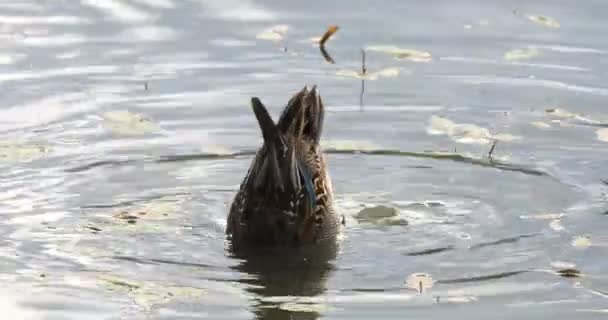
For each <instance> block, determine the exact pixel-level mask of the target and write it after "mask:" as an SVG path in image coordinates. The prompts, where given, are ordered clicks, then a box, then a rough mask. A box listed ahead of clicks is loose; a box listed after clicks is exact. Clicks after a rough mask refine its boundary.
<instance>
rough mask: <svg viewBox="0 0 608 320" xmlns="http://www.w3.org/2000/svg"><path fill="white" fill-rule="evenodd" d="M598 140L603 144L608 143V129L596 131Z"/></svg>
mask: <svg viewBox="0 0 608 320" xmlns="http://www.w3.org/2000/svg"><path fill="white" fill-rule="evenodd" d="M595 134H596V135H597V139H598V140H600V141H603V142H608V128H603V129H599V130H597V131H595Z"/></svg>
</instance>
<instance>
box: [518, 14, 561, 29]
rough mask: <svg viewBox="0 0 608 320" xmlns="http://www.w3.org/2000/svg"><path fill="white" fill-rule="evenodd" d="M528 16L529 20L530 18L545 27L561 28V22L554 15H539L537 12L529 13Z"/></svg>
mask: <svg viewBox="0 0 608 320" xmlns="http://www.w3.org/2000/svg"><path fill="white" fill-rule="evenodd" d="M526 18H528V20H530V21H532V22H534V23H536V24H540V25H543V26H545V27H550V28H559V27H560V24H559V22H558V21H557V20H556V19H555V18H553V17H549V16H543V15H537V14H528V15H526Z"/></svg>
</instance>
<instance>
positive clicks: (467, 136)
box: [427, 115, 521, 144]
mask: <svg viewBox="0 0 608 320" xmlns="http://www.w3.org/2000/svg"><path fill="white" fill-rule="evenodd" d="M427 133H428V134H431V135H446V136H448V137H449V138H450V139H452V140H454V141H455V142H458V143H465V144H490V143H493V142H494V141H507V142H508V141H514V140H519V139H521V138H520V137H518V136H514V135H511V134H507V133H500V134H491V133H490V130H488V129H487V128H483V127H480V126H478V125H475V124H470V123H456V122H454V121H452V120H449V119H447V118H443V117H440V116H436V115H433V116H431V118H430V123H429V126H428V127H427Z"/></svg>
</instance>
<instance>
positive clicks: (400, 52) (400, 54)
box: [366, 45, 433, 62]
mask: <svg viewBox="0 0 608 320" xmlns="http://www.w3.org/2000/svg"><path fill="white" fill-rule="evenodd" d="M366 49H367V50H370V51H377V52H383V53H387V54H389V55H391V56H392V57H393V58H395V59H397V60H408V61H412V62H430V61H432V60H433V57H432V55H431V53H430V52H427V51H420V50H415V49H405V48H399V47H395V46H384V45H376V46H369V47H367V48H366Z"/></svg>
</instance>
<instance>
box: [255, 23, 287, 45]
mask: <svg viewBox="0 0 608 320" xmlns="http://www.w3.org/2000/svg"><path fill="white" fill-rule="evenodd" d="M288 30H289V26H288V25H285V24H280V25H276V26H273V27H270V28H268V29H266V30H263V31H261V32H259V33H258V34H256V36H255V37H256V39H260V40H269V41H274V42H277V41H281V40H283V38H284V37H285V35H286V34H287V31H288Z"/></svg>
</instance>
